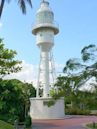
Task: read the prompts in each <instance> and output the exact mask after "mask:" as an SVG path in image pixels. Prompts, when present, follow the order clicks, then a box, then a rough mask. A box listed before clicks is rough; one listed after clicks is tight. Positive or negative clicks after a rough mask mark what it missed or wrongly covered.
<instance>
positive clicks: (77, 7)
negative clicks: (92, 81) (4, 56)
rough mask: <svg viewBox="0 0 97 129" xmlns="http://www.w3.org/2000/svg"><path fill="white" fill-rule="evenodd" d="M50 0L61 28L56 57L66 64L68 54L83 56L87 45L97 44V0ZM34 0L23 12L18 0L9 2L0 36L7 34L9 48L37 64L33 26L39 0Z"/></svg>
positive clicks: (0, 22)
mask: <svg viewBox="0 0 97 129" xmlns="http://www.w3.org/2000/svg"><path fill="white" fill-rule="evenodd" d="M48 1H49V3H50V7H51V8H52V10H53V12H54V16H55V21H56V22H57V23H58V24H59V29H60V33H59V34H58V35H57V36H55V46H54V48H53V54H54V59H55V62H56V63H57V64H63V65H65V62H66V61H67V60H68V59H69V58H71V57H80V50H81V49H82V48H83V47H84V46H86V45H89V44H96V45H97V0H62V1H60V0H48ZM32 2H33V8H32V9H30V7H29V6H27V14H26V15H23V14H22V13H21V11H20V9H19V6H17V3H16V2H15V1H13V0H12V2H11V3H10V4H7V3H6V5H5V8H4V11H3V15H2V18H1V21H0V24H2V26H1V27H0V37H1V38H4V42H5V46H6V47H7V48H11V49H13V50H16V51H17V53H18V55H17V59H19V60H24V61H25V62H26V63H28V64H33V65H37V64H38V62H39V49H38V47H37V46H36V41H35V36H33V35H32V34H31V30H32V26H33V25H34V23H35V13H36V11H37V9H38V8H39V5H40V0H33V1H32Z"/></svg>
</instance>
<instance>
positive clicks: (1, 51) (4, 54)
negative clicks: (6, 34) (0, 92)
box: [0, 39, 21, 78]
mask: <svg viewBox="0 0 97 129" xmlns="http://www.w3.org/2000/svg"><path fill="white" fill-rule="evenodd" d="M16 55H17V53H16V51H13V50H11V49H10V50H9V49H7V48H5V46H4V43H3V40H2V39H0V77H1V78H2V77H4V76H5V75H7V74H10V73H13V72H18V71H20V70H21V67H20V64H21V61H18V60H16V59H15V56H16Z"/></svg>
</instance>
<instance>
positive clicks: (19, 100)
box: [0, 79, 36, 123]
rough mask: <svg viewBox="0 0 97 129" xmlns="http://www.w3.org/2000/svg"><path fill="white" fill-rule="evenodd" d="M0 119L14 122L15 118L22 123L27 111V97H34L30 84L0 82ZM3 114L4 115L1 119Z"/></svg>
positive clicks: (34, 91) (14, 80)
mask: <svg viewBox="0 0 97 129" xmlns="http://www.w3.org/2000/svg"><path fill="white" fill-rule="evenodd" d="M0 93H1V94H0V117H1V119H3V120H5V121H6V120H7V119H6V118H8V122H12V123H13V122H14V120H15V119H16V118H18V120H19V121H21V122H22V121H24V119H25V116H26V115H27V113H28V110H29V103H30V102H29V97H32V96H35V95H36V90H35V88H33V86H32V84H28V83H22V82H21V81H19V80H16V79H13V80H1V81H0ZM3 114H5V115H4V116H5V117H3Z"/></svg>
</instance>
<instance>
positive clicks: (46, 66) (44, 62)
mask: <svg viewBox="0 0 97 129" xmlns="http://www.w3.org/2000/svg"><path fill="white" fill-rule="evenodd" d="M41 55H42V69H43V74H42V75H43V80H42V82H43V89H44V90H43V97H48V96H49V52H45V51H44V52H41Z"/></svg>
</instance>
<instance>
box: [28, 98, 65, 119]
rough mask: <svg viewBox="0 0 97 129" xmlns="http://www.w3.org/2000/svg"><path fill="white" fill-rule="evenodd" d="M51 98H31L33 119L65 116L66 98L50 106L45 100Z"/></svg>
mask: <svg viewBox="0 0 97 129" xmlns="http://www.w3.org/2000/svg"><path fill="white" fill-rule="evenodd" d="M49 100H51V98H30V102H31V106H30V115H31V118H32V119H62V118H64V116H65V114H64V98H61V99H60V100H58V101H57V102H56V103H55V104H54V105H53V106H51V107H48V106H47V105H45V102H47V101H49Z"/></svg>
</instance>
